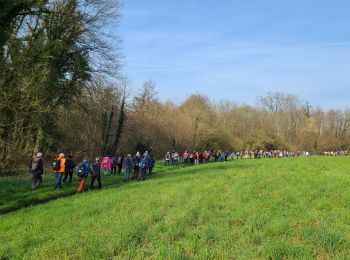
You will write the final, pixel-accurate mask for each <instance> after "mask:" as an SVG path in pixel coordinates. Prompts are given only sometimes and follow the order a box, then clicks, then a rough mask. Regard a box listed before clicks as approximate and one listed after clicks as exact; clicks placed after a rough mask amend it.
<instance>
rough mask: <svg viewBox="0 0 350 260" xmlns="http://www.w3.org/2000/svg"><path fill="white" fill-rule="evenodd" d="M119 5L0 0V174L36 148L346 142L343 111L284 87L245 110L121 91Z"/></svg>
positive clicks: (290, 146)
mask: <svg viewBox="0 0 350 260" xmlns="http://www.w3.org/2000/svg"><path fill="white" fill-rule="evenodd" d="M119 11H120V3H119V2H118V1H116V0H110V1H109V0H65V1H63V0H52V1H44V0H32V1H29V0H15V1H6V0H5V1H4V0H3V1H1V0H0V170H3V169H12V168H14V167H15V168H16V167H20V166H21V162H27V160H28V157H30V156H31V155H32V154H33V153H35V152H37V151H42V152H43V153H44V155H45V156H46V157H48V158H52V157H53V154H56V153H57V152H59V151H60V152H65V153H66V154H74V156H76V157H82V156H89V157H90V158H91V157H93V156H97V155H106V154H108V155H112V154H115V153H136V151H140V152H142V151H146V150H148V151H150V152H151V153H152V154H154V155H155V156H156V157H157V158H160V157H163V156H164V154H165V152H167V151H168V150H170V149H176V150H178V151H183V150H193V149H200V150H202V149H203V150H204V149H212V148H219V149H226V150H229V151H232V150H246V149H248V150H250V149H268V150H271V149H286V150H307V151H310V152H316V151H320V152H321V151H325V150H330V151H331V150H333V151H335V150H346V149H348V148H349V145H350V138H349V137H350V136H349V135H350V133H349V123H350V111H349V110H347V109H345V110H328V111H325V110H323V109H321V108H318V107H312V106H310V105H309V104H308V103H305V102H303V101H301V100H300V99H299V98H298V97H296V96H293V95H288V94H284V93H268V94H267V95H266V96H263V97H260V98H258V101H257V105H256V106H254V107H253V106H248V105H240V104H237V103H234V102H230V101H222V102H217V103H213V102H211V101H210V100H209V99H208V98H207V97H206V96H203V95H200V94H194V95H192V96H190V97H188V98H187V99H186V100H185V101H184V102H183V103H181V104H174V103H172V102H170V101H167V102H162V101H160V100H158V98H157V95H156V91H155V83H154V82H152V81H147V82H145V84H144V85H143V86H142V87H141V88H140V89H139V90H138V91H136V92H133V91H131V89H130V85H131V84H130V83H129V82H128V80H127V79H125V78H122V77H119V76H120V74H121V69H120V67H119V62H120V53H119V52H118V50H119V47H120V46H115V44H114V45H111V42H113V43H115V42H116V40H115V39H114V40H113V41H111V39H110V38H109V36H108V35H107V34H106V29H105V28H106V24H108V23H109V22H111V21H114V22H116V21H118V18H119ZM111 19H112V20H111ZM115 50H117V51H115Z"/></svg>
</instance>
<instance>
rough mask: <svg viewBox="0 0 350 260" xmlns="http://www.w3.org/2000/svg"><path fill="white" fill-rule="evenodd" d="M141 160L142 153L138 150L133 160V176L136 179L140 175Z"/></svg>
mask: <svg viewBox="0 0 350 260" xmlns="http://www.w3.org/2000/svg"><path fill="white" fill-rule="evenodd" d="M140 160H141V158H140V153H139V152H137V153H136V154H135V156H134V159H133V162H132V164H133V165H134V174H133V176H132V178H133V179H134V180H137V179H138V176H139V163H140Z"/></svg>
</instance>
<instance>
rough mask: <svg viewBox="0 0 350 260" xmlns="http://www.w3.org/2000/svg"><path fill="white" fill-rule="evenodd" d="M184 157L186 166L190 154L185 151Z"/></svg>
mask: <svg viewBox="0 0 350 260" xmlns="http://www.w3.org/2000/svg"><path fill="white" fill-rule="evenodd" d="M182 156H183V158H184V164H188V157H189V153H188V152H187V151H185V152H184V153H183V155H182Z"/></svg>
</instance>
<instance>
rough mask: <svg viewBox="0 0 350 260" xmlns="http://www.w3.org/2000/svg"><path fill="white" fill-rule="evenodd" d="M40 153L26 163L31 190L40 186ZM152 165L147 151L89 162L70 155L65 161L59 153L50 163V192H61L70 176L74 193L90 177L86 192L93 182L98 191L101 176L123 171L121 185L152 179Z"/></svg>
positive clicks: (81, 190)
mask: <svg viewBox="0 0 350 260" xmlns="http://www.w3.org/2000/svg"><path fill="white" fill-rule="evenodd" d="M42 157H43V155H42V153H37V154H36V156H34V157H33V158H32V160H31V161H30V164H29V170H30V172H31V174H32V190H33V191H34V190H36V189H37V188H38V187H39V185H40V184H41V182H42V180H43V178H42V176H43V174H44V163H43V158H42ZM154 166H155V160H154V158H153V155H151V154H149V153H148V151H146V152H144V153H143V154H140V153H139V152H137V153H136V154H135V156H134V157H132V156H131V154H128V155H126V156H124V155H123V154H120V155H115V156H108V155H106V156H105V157H103V158H99V157H97V158H95V160H94V161H93V162H90V161H89V160H88V158H84V159H83V160H82V161H80V162H79V163H76V161H75V160H74V159H73V156H72V155H69V156H68V157H67V158H66V156H65V154H64V153H59V155H58V156H57V158H55V160H54V161H53V162H52V171H53V173H54V174H55V175H56V179H55V183H54V189H62V188H63V185H64V183H65V182H66V181H69V182H70V183H71V182H72V179H73V175H74V173H75V174H76V176H77V177H78V180H79V186H78V188H77V190H76V191H77V192H78V193H79V192H83V191H84V190H85V188H86V187H85V185H86V182H87V180H88V179H89V176H90V183H89V185H88V189H89V190H93V189H94V183H95V181H97V184H98V188H99V189H101V188H102V185H101V175H104V176H112V175H116V174H117V173H119V174H120V173H121V172H122V169H123V168H124V171H125V173H124V182H128V181H129V180H130V179H133V180H138V181H142V180H145V179H146V176H152V171H153V168H154Z"/></svg>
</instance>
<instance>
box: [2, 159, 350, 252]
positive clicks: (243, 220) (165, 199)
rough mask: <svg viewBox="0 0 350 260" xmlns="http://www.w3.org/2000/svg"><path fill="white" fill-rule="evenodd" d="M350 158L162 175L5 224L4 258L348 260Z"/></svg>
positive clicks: (33, 210)
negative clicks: (335, 259)
mask: <svg viewBox="0 0 350 260" xmlns="http://www.w3.org/2000/svg"><path fill="white" fill-rule="evenodd" d="M349 160H350V158H346V157H342V158H340V157H339V158H330V157H329V158H321V157H311V158H288V159H262V160H243V161H234V162H225V163H215V164H208V165H203V166H199V167H186V168H182V169H177V170H173V171H169V172H168V171H166V170H165V169H164V167H163V168H162V171H163V172H162V173H159V174H157V176H155V177H154V178H152V179H150V180H147V181H145V182H131V183H128V184H127V185H119V186H118V187H113V186H112V188H108V189H104V190H103V191H96V192H86V193H84V194H78V195H74V196H71V197H66V198H62V199H58V200H55V201H52V202H50V203H47V204H43V205H37V206H33V207H29V208H25V209H22V210H20V211H17V212H14V213H10V214H7V215H3V216H0V221H1V222H0V223H1V225H0V241H1V242H0V259H7V258H9V259H12V258H17V259H22V258H28V259H61V258H73V259H106V258H107V259H110V258H116V259H119V258H168V259H185V258H189V259H192V258H199V259H202V258H219V259H235V258H237V259H266V258H271V259H285V258H295V259H315V258H318V259H334V258H338V259H346V258H350V189H349V187H350V167H349V166H350V161H349ZM43 192H44V191H43Z"/></svg>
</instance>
